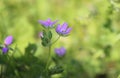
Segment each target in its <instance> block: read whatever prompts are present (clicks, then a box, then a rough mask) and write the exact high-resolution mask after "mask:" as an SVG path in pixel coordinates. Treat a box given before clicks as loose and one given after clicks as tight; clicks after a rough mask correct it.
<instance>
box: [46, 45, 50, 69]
mask: <svg viewBox="0 0 120 78" xmlns="http://www.w3.org/2000/svg"><path fill="white" fill-rule="evenodd" d="M48 48H49V51H48V52H49V54H48V59H47V64H46V68H45V70H46V71H47V69H48V66H49V63H50V56H51V45H50V46H49V47H48Z"/></svg>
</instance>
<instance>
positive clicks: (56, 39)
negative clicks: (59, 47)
mask: <svg viewBox="0 0 120 78" xmlns="http://www.w3.org/2000/svg"><path fill="white" fill-rule="evenodd" d="M59 38H60V35H59V37H58V38H57V39H56V40H55V41H54V42H52V45H53V44H54V43H56V42H57V41H58V39H59Z"/></svg>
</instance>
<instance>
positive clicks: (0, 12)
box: [0, 0, 120, 78]
mask: <svg viewBox="0 0 120 78" xmlns="http://www.w3.org/2000/svg"><path fill="white" fill-rule="evenodd" d="M47 18H51V19H52V20H59V23H63V22H67V23H68V24H69V26H71V27H72V28H73V30H72V32H71V34H70V36H68V37H66V38H61V39H60V41H59V42H57V43H56V45H54V47H59V46H65V47H66V48H67V54H66V56H67V59H66V60H67V61H68V63H67V64H68V65H67V66H66V67H68V69H67V71H66V72H65V73H64V74H63V75H65V76H66V77H65V78H106V77H105V76H106V75H107V76H108V78H116V77H117V76H118V75H119V74H120V26H119V25H120V0H0V43H3V40H4V38H5V37H6V36H8V35H13V36H14V39H15V40H14V44H13V46H15V45H17V47H18V48H19V50H20V51H21V52H22V53H23V54H24V49H25V48H26V47H27V45H28V44H29V43H36V44H37V45H38V47H39V48H38V50H37V54H36V55H39V53H40V54H41V53H43V52H44V48H43V47H42V46H41V45H40V38H39V37H38V33H39V32H40V31H41V30H42V27H41V25H40V24H39V23H38V20H46V19H47ZM16 55H17V54H16ZM18 56H19V55H18ZM103 76H104V77H103Z"/></svg>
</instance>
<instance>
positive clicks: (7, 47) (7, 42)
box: [2, 36, 13, 54]
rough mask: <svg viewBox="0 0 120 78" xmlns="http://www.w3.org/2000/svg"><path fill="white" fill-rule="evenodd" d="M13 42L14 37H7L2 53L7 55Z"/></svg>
mask: <svg viewBox="0 0 120 78" xmlns="http://www.w3.org/2000/svg"><path fill="white" fill-rule="evenodd" d="M12 42H13V37H12V36H7V37H6V38H5V40H4V45H3V47H2V52H3V53H4V54H5V53H7V52H8V50H9V45H11V44H12Z"/></svg>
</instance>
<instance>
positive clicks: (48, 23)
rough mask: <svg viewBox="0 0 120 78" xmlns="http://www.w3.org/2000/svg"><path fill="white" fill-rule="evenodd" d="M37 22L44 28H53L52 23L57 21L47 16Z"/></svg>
mask: <svg viewBox="0 0 120 78" xmlns="http://www.w3.org/2000/svg"><path fill="white" fill-rule="evenodd" d="M38 22H39V23H40V24H41V25H43V26H44V27H45V28H53V25H54V24H55V23H56V22H57V20H55V21H51V19H50V18H48V19H47V20H39V21H38Z"/></svg>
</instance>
